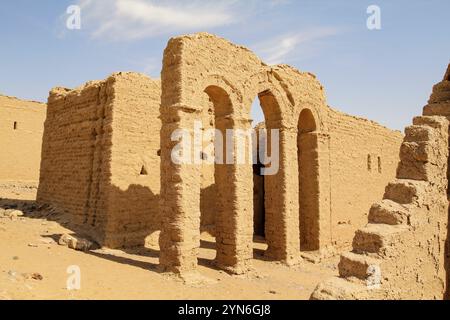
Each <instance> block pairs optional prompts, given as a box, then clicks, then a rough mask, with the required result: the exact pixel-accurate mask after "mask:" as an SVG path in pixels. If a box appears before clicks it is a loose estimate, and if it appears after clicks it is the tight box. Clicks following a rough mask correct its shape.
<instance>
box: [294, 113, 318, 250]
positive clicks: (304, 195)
mask: <svg viewBox="0 0 450 320" xmlns="http://www.w3.org/2000/svg"><path fill="white" fill-rule="evenodd" d="M318 147H319V146H318V133H317V121H316V119H315V117H314V114H313V111H312V110H311V109H309V108H304V109H303V110H302V111H301V112H300V116H299V120H298V135H297V152H298V183H299V195H298V196H299V226H300V228H299V232H300V249H301V250H302V251H315V250H319V249H320V242H319V223H320V221H319V219H320V212H319V201H318V199H319V198H318V196H317V195H318V194H319V193H320V192H319V184H320V181H319V152H318Z"/></svg>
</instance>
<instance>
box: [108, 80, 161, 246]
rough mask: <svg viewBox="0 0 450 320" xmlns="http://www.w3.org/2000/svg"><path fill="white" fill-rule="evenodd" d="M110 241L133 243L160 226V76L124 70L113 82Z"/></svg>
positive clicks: (140, 242) (140, 240)
mask: <svg viewBox="0 0 450 320" xmlns="http://www.w3.org/2000/svg"><path fill="white" fill-rule="evenodd" d="M113 87H114V102H113V111H112V119H113V121H112V128H111V129H112V141H111V143H112V146H111V185H110V191H109V192H110V194H109V201H108V205H109V208H108V213H107V214H108V226H107V235H106V237H107V240H106V243H107V244H108V245H109V246H112V247H117V246H133V245H139V244H141V245H142V244H143V243H144V239H145V238H146V236H148V235H151V234H153V233H154V232H156V231H158V230H160V211H159V192H160V179H159V167H160V157H159V153H158V150H159V149H160V140H159V135H160V130H161V121H160V119H159V105H160V101H161V98H160V97H161V87H160V82H159V81H153V80H150V79H149V78H148V77H146V76H144V75H140V74H135V73H125V74H122V75H121V76H120V77H117V79H116V81H115V83H114V86H113Z"/></svg>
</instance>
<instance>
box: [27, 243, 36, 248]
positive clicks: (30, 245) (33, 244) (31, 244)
mask: <svg viewBox="0 0 450 320" xmlns="http://www.w3.org/2000/svg"><path fill="white" fill-rule="evenodd" d="M28 246H29V247H31V248H37V247H38V245H37V244H35V243H29V244H28Z"/></svg>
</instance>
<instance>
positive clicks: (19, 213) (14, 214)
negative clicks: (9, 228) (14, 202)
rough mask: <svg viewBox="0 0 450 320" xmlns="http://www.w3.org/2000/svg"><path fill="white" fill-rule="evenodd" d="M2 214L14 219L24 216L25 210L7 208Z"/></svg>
mask: <svg viewBox="0 0 450 320" xmlns="http://www.w3.org/2000/svg"><path fill="white" fill-rule="evenodd" d="M2 216H3V217H5V218H11V219H12V218H17V217H22V216H23V212H22V211H20V210H16V209H7V210H5V211H4V212H3V214H2Z"/></svg>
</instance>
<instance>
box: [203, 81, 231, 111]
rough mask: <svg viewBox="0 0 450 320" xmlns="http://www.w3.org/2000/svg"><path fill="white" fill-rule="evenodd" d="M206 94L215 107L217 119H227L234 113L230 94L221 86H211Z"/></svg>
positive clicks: (206, 90) (207, 88)
mask: <svg viewBox="0 0 450 320" xmlns="http://www.w3.org/2000/svg"><path fill="white" fill-rule="evenodd" d="M204 92H205V93H206V94H207V95H208V96H209V99H210V100H211V102H212V103H213V105H214V115H215V117H216V118H217V117H225V116H227V115H230V114H232V113H233V103H232V101H231V99H230V95H229V94H228V92H227V91H226V90H225V89H223V88H222V87H220V86H217V85H209V86H207V87H206V89H205V90H204Z"/></svg>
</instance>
